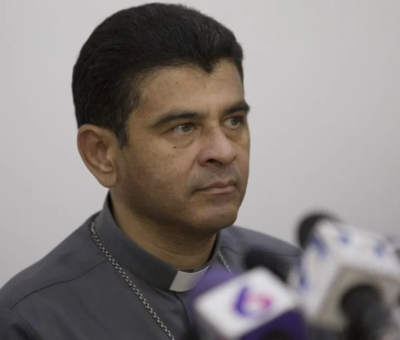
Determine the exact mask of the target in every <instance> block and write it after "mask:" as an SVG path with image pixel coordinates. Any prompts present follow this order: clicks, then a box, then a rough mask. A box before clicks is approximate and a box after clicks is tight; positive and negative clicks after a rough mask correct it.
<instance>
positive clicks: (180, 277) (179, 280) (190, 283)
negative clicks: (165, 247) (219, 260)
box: [169, 266, 209, 293]
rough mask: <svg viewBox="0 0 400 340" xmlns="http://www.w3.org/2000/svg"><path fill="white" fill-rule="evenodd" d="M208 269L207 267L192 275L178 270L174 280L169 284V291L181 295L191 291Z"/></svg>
mask: <svg viewBox="0 0 400 340" xmlns="http://www.w3.org/2000/svg"><path fill="white" fill-rule="evenodd" d="M208 268H209V266H207V267H205V268H203V269H202V270H200V271H197V272H193V273H190V272H183V271H180V270H178V271H177V272H176V275H175V278H174V280H173V281H172V283H171V286H170V287H169V290H172V291H174V292H178V293H182V292H186V291H188V290H191V289H193V288H194V287H195V286H196V285H197V283H198V282H199V281H200V280H201V279H202V277H203V276H204V274H205V273H207V270H208Z"/></svg>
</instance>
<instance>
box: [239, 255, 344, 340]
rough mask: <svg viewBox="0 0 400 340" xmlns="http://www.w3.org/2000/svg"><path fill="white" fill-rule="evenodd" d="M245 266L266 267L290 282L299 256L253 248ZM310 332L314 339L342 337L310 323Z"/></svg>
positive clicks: (249, 267) (329, 339)
mask: <svg viewBox="0 0 400 340" xmlns="http://www.w3.org/2000/svg"><path fill="white" fill-rule="evenodd" d="M244 263H245V266H246V268H247V269H252V268H255V267H265V268H266V269H268V270H270V271H271V272H273V273H274V274H275V275H276V276H277V277H279V278H280V279H281V280H282V282H284V283H285V284H288V280H289V275H290V272H291V271H292V269H293V267H295V266H296V265H298V263H299V257H282V256H279V255H277V254H275V253H271V252H269V251H266V250H265V249H262V248H259V249H252V250H250V251H249V252H248V253H247V255H246V257H245V261H244ZM308 334H309V337H310V339H314V340H337V339H339V338H340V339H341V337H340V336H339V334H336V333H333V332H329V331H326V330H324V329H322V328H317V327H315V326H312V325H308Z"/></svg>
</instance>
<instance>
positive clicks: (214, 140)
mask: <svg viewBox="0 0 400 340" xmlns="http://www.w3.org/2000/svg"><path fill="white" fill-rule="evenodd" d="M236 157H237V151H236V149H235V145H234V143H233V141H232V140H230V139H229V138H228V137H227V136H226V135H225V133H224V132H223V131H222V129H214V130H213V131H212V132H209V133H208V134H207V135H205V136H203V138H202V140H201V151H200V154H199V163H200V164H201V165H202V166H210V165H228V164H231V163H232V162H233V161H234V160H235V159H236Z"/></svg>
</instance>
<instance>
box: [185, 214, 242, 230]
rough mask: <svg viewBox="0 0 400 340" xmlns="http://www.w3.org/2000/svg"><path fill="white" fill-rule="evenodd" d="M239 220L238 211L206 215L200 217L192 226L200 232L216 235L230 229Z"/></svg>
mask: <svg viewBox="0 0 400 340" xmlns="http://www.w3.org/2000/svg"><path fill="white" fill-rule="evenodd" d="M236 219H237V210H234V211H233V210H232V211H226V212H223V211H220V212H218V213H216V212H213V213H210V212H208V213H206V212H204V214H202V215H201V216H199V218H198V219H197V220H196V221H194V223H193V224H192V226H193V227H194V228H195V229H197V230H198V231H203V232H211V233H215V232H218V231H219V230H221V229H224V228H227V227H230V226H231V225H232V224H233V223H235V221H236Z"/></svg>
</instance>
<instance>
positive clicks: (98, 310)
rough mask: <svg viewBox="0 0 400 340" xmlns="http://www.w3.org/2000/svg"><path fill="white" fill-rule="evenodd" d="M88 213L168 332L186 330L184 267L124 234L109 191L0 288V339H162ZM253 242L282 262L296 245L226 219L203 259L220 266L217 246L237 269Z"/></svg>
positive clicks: (292, 255)
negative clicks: (58, 241) (100, 205)
mask: <svg viewBox="0 0 400 340" xmlns="http://www.w3.org/2000/svg"><path fill="white" fill-rule="evenodd" d="M93 219H95V226H96V230H97V234H98V237H99V240H100V241H101V242H102V243H103V245H104V246H105V248H106V249H107V250H108V251H109V253H110V254H111V255H112V256H113V257H114V259H115V260H116V262H117V263H118V264H119V265H120V266H121V267H122V269H123V270H124V271H125V272H126V274H127V275H128V276H129V277H130V278H131V280H132V281H133V282H134V284H135V285H136V286H137V287H138V289H139V290H140V292H141V293H142V294H143V296H144V297H145V298H146V299H147V301H148V302H149V304H150V305H151V307H152V308H153V309H154V311H155V312H156V313H157V315H158V316H159V317H160V319H161V320H162V322H163V323H164V324H165V325H166V326H167V327H168V329H169V330H170V331H171V333H172V334H173V336H174V337H175V339H176V340H179V339H180V338H181V337H182V336H183V335H184V334H185V332H186V330H187V329H188V328H189V326H190V324H191V318H190V316H189V313H188V304H189V298H188V296H190V293H188V292H185V291H184V290H185V287H184V286H185V281H188V280H187V278H185V275H186V274H187V273H186V274H185V273H182V272H179V271H178V270H177V269H175V268H173V267H171V266H170V265H168V264H166V263H164V262H162V261H161V260H159V259H157V258H155V257H154V256H152V255H151V254H149V253H148V252H146V251H145V250H144V249H142V248H140V247H139V246H138V245H137V244H135V243H134V242H133V241H132V240H130V239H129V238H128V237H127V236H126V235H125V234H124V233H123V232H122V231H121V229H119V228H118V227H117V225H116V223H115V221H114V219H113V216H112V212H111V207H110V199H109V196H108V197H107V199H106V201H105V204H104V207H103V210H102V211H101V212H100V213H98V214H95V215H93V216H92V217H90V218H89V219H88V220H87V221H86V222H85V223H84V224H83V225H82V226H81V227H80V228H78V229H77V230H76V231H75V232H73V233H72V234H71V235H70V236H69V237H68V238H66V239H65V240H64V241H63V242H62V243H61V244H60V245H58V246H57V247H56V248H55V249H54V250H53V251H51V252H50V253H49V254H48V255H47V256H45V257H44V258H43V259H41V260H40V261H38V262H37V263H35V264H34V265H32V266H30V267H29V268H27V269H25V270H24V271H22V272H21V273H19V274H18V275H16V276H15V277H14V278H12V279H11V280H10V281H9V282H8V283H7V284H6V285H5V286H4V287H3V288H2V289H1V290H0V339H1V340H22V339H25V340H26V339H32V340H33V339H35V340H111V339H112V340H130V339H132V340H133V339H138V340H142V339H143V340H150V339H151V340H157V339H160V340H161V339H168V337H167V335H166V334H165V332H164V331H163V330H162V329H161V327H160V326H159V325H158V324H157V323H156V322H155V320H154V319H153V317H152V316H151V315H150V313H149V312H148V310H147V309H146V308H145V307H144V306H143V304H142V302H141V301H140V300H139V299H138V297H137V296H136V295H135V293H134V292H133V291H132V290H131V288H130V287H129V286H128V284H127V282H125V280H124V279H123V278H122V276H121V274H120V273H119V272H118V271H117V270H116V269H115V268H114V267H113V266H112V264H111V263H110V261H109V260H108V259H107V258H106V256H105V255H104V254H103V252H102V251H100V250H99V248H98V246H97V245H96V243H95V242H94V240H93V238H92V234H91V231H90V224H91V221H92V220H93ZM253 247H262V248H263V249H265V250H266V251H270V252H271V253H274V254H275V255H278V256H279V257H280V258H281V259H282V263H280V264H279V265H280V266H288V265H289V264H290V263H291V262H292V261H293V260H294V259H295V258H296V257H298V255H299V251H298V250H297V249H296V248H294V247H292V246H290V245H289V244H287V243H285V242H283V241H279V240H277V239H275V238H272V237H270V236H267V235H263V234H261V233H258V232H254V231H250V230H246V229H243V228H239V227H235V226H232V227H230V228H227V229H224V230H222V231H221V232H219V235H218V239H217V242H216V245H215V247H214V250H213V253H212V255H211V257H210V260H209V263H208V266H209V268H211V269H215V270H218V269H226V267H225V266H223V265H222V263H221V260H220V258H219V256H218V252H221V253H222V254H223V257H224V259H225V260H226V262H227V264H228V266H229V267H230V268H231V270H232V271H234V272H236V273H240V272H243V271H244V270H245V268H244V264H243V258H244V256H245V254H246V252H247V251H248V250H249V248H253ZM182 275H183V276H182ZM195 276H196V275H195ZM180 277H181V278H183V286H182V282H181V283H179V278H180ZM189 281H190V278H189ZM192 281H193V280H192ZM187 284H189V285H190V284H192V285H193V282H192V283H190V282H189V283H187ZM189 288H190V287H189Z"/></svg>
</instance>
